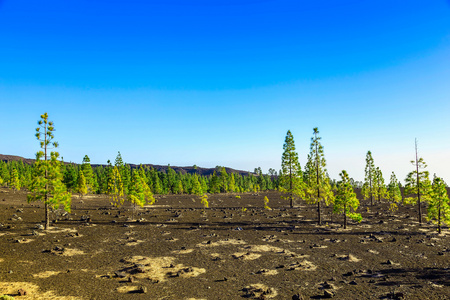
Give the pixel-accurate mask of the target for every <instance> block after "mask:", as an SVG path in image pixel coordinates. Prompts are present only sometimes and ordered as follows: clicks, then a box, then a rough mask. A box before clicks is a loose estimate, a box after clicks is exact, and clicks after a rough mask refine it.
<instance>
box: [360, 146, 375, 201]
mask: <svg viewBox="0 0 450 300" xmlns="http://www.w3.org/2000/svg"><path fill="white" fill-rule="evenodd" d="M375 172H376V169H375V164H374V162H373V157H372V152H370V151H367V154H366V167H365V169H364V173H365V177H364V184H363V188H362V191H361V192H362V194H363V197H364V199H366V200H367V199H370V205H373V196H374V194H375V193H376V192H375V190H376V188H375V176H376V174H375Z"/></svg>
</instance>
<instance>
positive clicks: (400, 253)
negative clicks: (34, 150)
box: [0, 189, 450, 299]
mask: <svg viewBox="0 0 450 300" xmlns="http://www.w3.org/2000/svg"><path fill="white" fill-rule="evenodd" d="M264 196H267V197H268V198H269V199H270V202H269V206H270V207H271V208H272V210H265V209H263V205H264V203H263V198H264ZM209 202H210V208H209V209H206V210H205V211H203V210H202V208H201V207H202V206H201V204H200V200H199V199H198V197H195V196H191V195H171V196H158V197H157V202H156V203H155V205H153V206H149V207H144V208H141V209H138V210H136V211H134V210H133V209H131V207H128V206H126V207H124V208H122V209H120V210H118V209H117V208H113V207H111V205H110V204H109V201H108V199H107V198H105V197H104V196H85V197H83V199H79V198H78V197H76V196H75V197H74V198H73V203H72V213H70V214H64V212H61V211H57V212H55V213H52V218H53V219H56V220H57V221H56V222H55V223H53V224H52V226H51V228H50V229H49V230H48V231H44V230H43V229H42V225H43V222H42V221H43V218H44V210H43V204H42V203H39V202H36V203H27V202H26V194H25V193H24V192H18V193H12V192H11V191H9V190H7V189H0V223H1V224H0V295H2V294H5V295H10V296H13V297H14V298H15V299H241V298H249V299H322V298H335V299H449V298H450V244H449V241H450V233H449V230H448V228H445V229H444V231H443V233H442V234H438V233H437V231H436V228H435V226H434V225H432V224H428V223H425V224H422V225H419V223H418V222H417V213H416V208H412V207H400V209H399V211H397V212H396V213H395V214H394V213H391V212H389V211H388V210H387V208H388V205H387V204H385V203H377V204H376V205H374V206H367V204H366V203H363V206H362V207H361V209H360V212H361V213H362V215H363V217H364V220H363V222H362V223H360V224H357V223H350V224H349V226H348V229H347V230H344V229H343V228H342V226H341V225H340V222H342V216H337V215H332V214H331V209H330V208H327V209H325V210H324V211H325V212H324V223H323V225H322V226H318V225H316V219H317V212H316V207H315V206H311V205H306V204H305V203H304V202H303V201H298V202H297V203H296V206H295V208H293V209H290V208H288V202H287V201H286V200H282V199H281V198H280V195H279V194H278V193H275V192H270V193H259V194H257V195H252V194H244V195H240V198H238V197H236V195H230V194H226V195H225V194H223V195H210V196H209ZM243 208H246V211H244V210H245V209H243ZM132 216H133V218H132ZM132 219H136V221H132ZM19 294H25V295H19Z"/></svg>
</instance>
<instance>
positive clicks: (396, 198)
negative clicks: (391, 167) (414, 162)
mask: <svg viewBox="0 0 450 300" xmlns="http://www.w3.org/2000/svg"><path fill="white" fill-rule="evenodd" d="M387 200H388V201H389V203H390V208H389V210H390V211H395V210H397V209H398V205H397V203H400V202H401V201H402V192H401V191H400V186H399V185H398V180H397V177H396V176H395V174H394V172H392V174H391V179H390V182H389V185H388V188H387Z"/></svg>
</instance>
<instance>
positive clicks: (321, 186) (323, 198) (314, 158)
mask: <svg viewBox="0 0 450 300" xmlns="http://www.w3.org/2000/svg"><path fill="white" fill-rule="evenodd" d="M313 134H314V137H313V138H311V147H310V152H309V154H308V161H307V163H306V166H305V176H304V178H305V183H306V193H305V197H306V200H307V201H308V202H309V203H312V204H315V203H317V223H318V224H319V225H321V224H322V215H321V206H320V204H321V202H325V205H327V206H328V205H329V204H330V203H332V202H333V201H334V194H333V190H332V188H331V184H330V179H329V178H328V176H327V169H326V165H327V164H326V161H325V155H324V152H323V146H322V144H321V143H320V140H321V138H320V137H319V136H318V134H319V130H318V128H317V127H316V128H314V129H313Z"/></svg>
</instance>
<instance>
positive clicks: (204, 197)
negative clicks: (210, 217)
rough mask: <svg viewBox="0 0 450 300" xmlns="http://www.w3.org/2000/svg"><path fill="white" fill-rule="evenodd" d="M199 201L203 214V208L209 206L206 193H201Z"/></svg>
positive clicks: (204, 212)
mask: <svg viewBox="0 0 450 300" xmlns="http://www.w3.org/2000/svg"><path fill="white" fill-rule="evenodd" d="M200 203H201V204H202V205H203V210H202V213H203V214H206V211H205V209H206V208H208V207H209V202H208V195H206V194H203V195H202V196H201V197H200Z"/></svg>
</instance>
